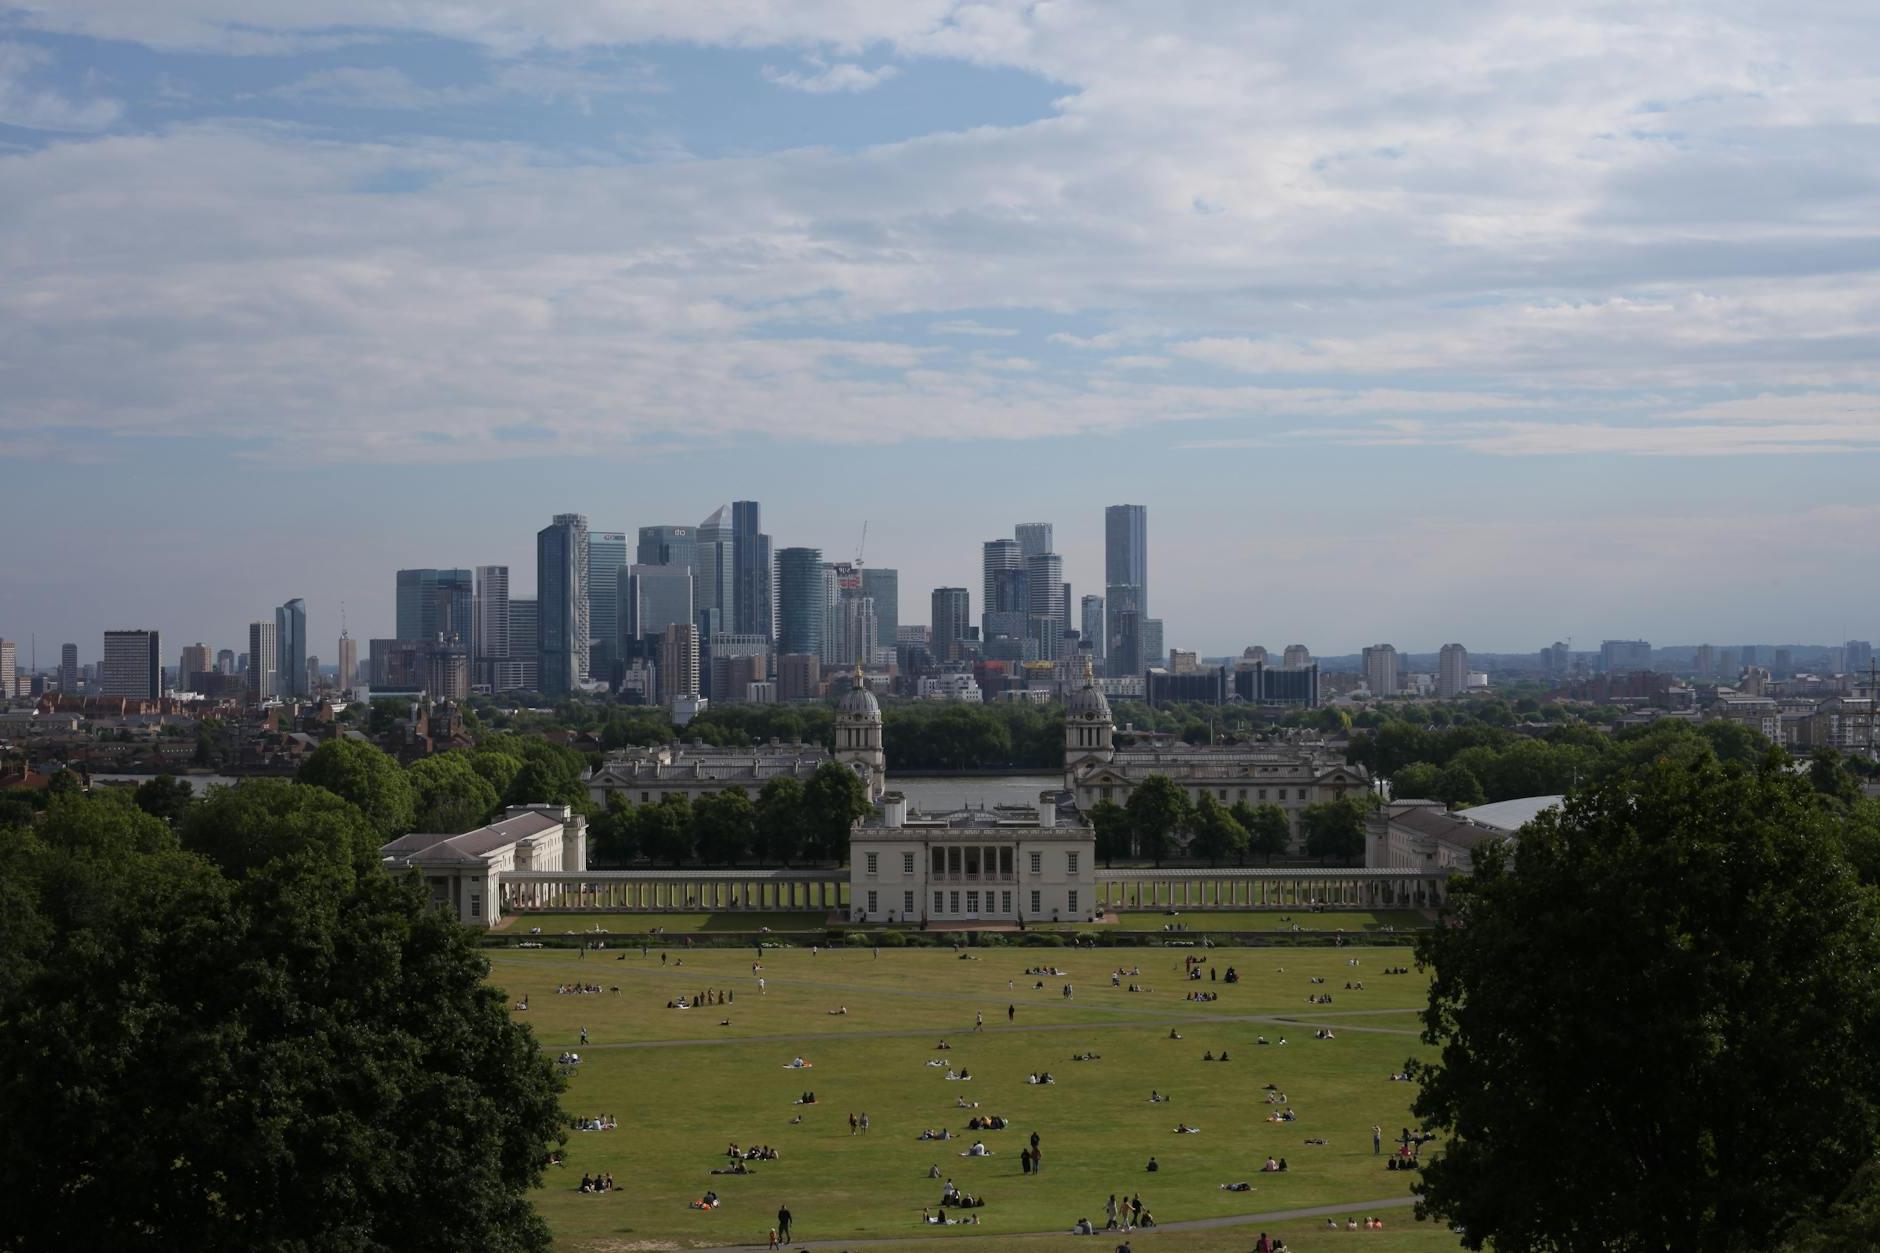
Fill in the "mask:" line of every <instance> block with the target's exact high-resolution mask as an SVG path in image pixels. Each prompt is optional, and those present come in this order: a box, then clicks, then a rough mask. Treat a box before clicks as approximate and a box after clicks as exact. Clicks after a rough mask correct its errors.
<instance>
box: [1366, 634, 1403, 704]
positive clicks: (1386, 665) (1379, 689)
mask: <svg viewBox="0 0 1880 1253" xmlns="http://www.w3.org/2000/svg"><path fill="white" fill-rule="evenodd" d="M1364 685H1365V686H1366V687H1368V688H1370V689H1371V695H1373V696H1395V695H1396V694H1397V686H1398V685H1397V650H1396V648H1395V647H1393V646H1392V645H1389V644H1373V645H1371V646H1370V647H1368V648H1366V649H1365V650H1364Z"/></svg>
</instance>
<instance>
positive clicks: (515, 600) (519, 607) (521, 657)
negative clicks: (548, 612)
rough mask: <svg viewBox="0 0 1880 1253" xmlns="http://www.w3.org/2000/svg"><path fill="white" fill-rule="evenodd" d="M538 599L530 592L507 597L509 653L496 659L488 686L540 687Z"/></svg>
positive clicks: (499, 688) (505, 689)
mask: <svg viewBox="0 0 1880 1253" xmlns="http://www.w3.org/2000/svg"><path fill="white" fill-rule="evenodd" d="M540 614H541V610H540V603H539V602H538V601H537V599H536V598H535V597H533V596H514V597H511V598H510V600H509V657H508V660H506V661H499V662H497V663H496V667H495V677H494V678H492V679H491V681H490V682H491V686H493V687H494V688H495V689H496V690H497V691H499V692H513V691H524V692H539V691H541V690H542V669H541V665H542V654H541V638H540V621H541V617H540Z"/></svg>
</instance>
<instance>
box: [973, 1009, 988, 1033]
mask: <svg viewBox="0 0 1880 1253" xmlns="http://www.w3.org/2000/svg"><path fill="white" fill-rule="evenodd" d="M985 1029H986V1016H985V1015H984V1014H981V1013H977V1012H975V1013H974V1014H973V1030H974V1031H984V1030H985Z"/></svg>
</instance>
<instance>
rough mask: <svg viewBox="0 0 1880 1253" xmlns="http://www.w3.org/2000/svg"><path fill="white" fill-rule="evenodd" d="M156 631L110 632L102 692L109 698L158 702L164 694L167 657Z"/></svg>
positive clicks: (105, 639)
mask: <svg viewBox="0 0 1880 1253" xmlns="http://www.w3.org/2000/svg"><path fill="white" fill-rule="evenodd" d="M158 636H159V633H158V632H156V631H106V632H105V633H104V671H103V674H102V676H101V682H100V684H99V690H100V691H101V692H102V693H103V694H104V695H106V696H134V697H140V698H142V699H144V700H156V699H158V698H159V697H161V696H162V695H163V658H162V653H161V652H160V651H159V649H160V645H159V642H158Z"/></svg>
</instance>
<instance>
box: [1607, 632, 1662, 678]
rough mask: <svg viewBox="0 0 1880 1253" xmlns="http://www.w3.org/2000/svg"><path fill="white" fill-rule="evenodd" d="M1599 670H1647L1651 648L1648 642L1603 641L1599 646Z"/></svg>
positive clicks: (1649, 663)
mask: <svg viewBox="0 0 1880 1253" xmlns="http://www.w3.org/2000/svg"><path fill="white" fill-rule="evenodd" d="M1599 668H1600V669H1601V670H1604V671H1606V672H1608V673H1611V672H1612V671H1614V670H1649V669H1651V668H1652V646H1651V643H1650V641H1648V640H1605V641H1603V642H1602V643H1601V644H1600V646H1599Z"/></svg>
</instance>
